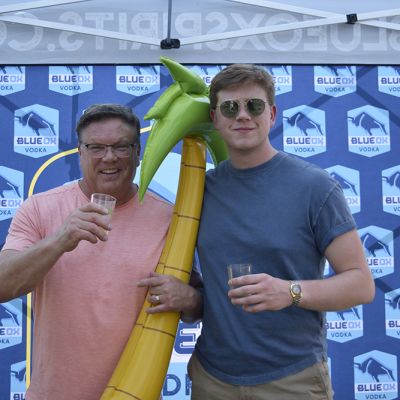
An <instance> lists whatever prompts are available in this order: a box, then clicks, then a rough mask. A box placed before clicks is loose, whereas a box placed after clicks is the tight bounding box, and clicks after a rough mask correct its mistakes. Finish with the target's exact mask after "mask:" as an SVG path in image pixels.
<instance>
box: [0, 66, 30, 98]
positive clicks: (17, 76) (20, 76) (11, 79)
mask: <svg viewBox="0 0 400 400" xmlns="http://www.w3.org/2000/svg"><path fill="white" fill-rule="evenodd" d="M22 90H25V67H9V66H0V96H6V95H7V94H10V93H16V92H20V91H22Z"/></svg>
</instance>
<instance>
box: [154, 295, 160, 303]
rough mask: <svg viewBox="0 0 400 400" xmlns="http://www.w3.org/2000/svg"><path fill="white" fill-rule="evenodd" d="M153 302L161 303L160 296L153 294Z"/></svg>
mask: <svg viewBox="0 0 400 400" xmlns="http://www.w3.org/2000/svg"><path fill="white" fill-rule="evenodd" d="M154 301H155V302H156V303H161V300H160V295H158V294H155V295H154Z"/></svg>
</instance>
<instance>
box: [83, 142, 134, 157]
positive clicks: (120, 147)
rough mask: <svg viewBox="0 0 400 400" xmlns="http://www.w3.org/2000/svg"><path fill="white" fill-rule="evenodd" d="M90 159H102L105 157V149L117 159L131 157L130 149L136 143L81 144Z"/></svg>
mask: <svg viewBox="0 0 400 400" xmlns="http://www.w3.org/2000/svg"><path fill="white" fill-rule="evenodd" d="M82 144H83V145H84V146H85V147H86V149H87V151H88V153H89V155H90V157H92V158H103V157H104V156H105V155H106V152H107V147H110V148H111V150H112V152H113V153H114V154H115V155H116V156H117V157H119V158H126V157H130V156H131V155H132V149H133V148H134V147H136V145H137V143H118V144H100V143H82Z"/></svg>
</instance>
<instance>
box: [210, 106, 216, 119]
mask: <svg viewBox="0 0 400 400" xmlns="http://www.w3.org/2000/svg"><path fill="white" fill-rule="evenodd" d="M210 118H211V121H213V122H214V118H215V108H210Z"/></svg>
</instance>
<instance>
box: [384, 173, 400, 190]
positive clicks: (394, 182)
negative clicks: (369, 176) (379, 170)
mask: <svg viewBox="0 0 400 400" xmlns="http://www.w3.org/2000/svg"><path fill="white" fill-rule="evenodd" d="M382 179H383V181H384V182H386V183H387V184H389V185H390V186H393V187H395V188H397V189H400V172H399V171H395V172H394V173H393V174H391V175H389V176H382Z"/></svg>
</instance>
